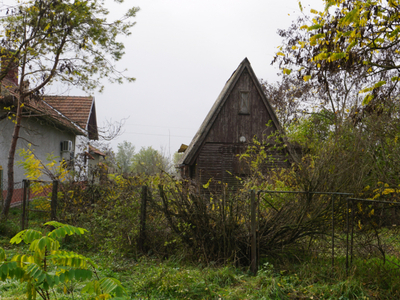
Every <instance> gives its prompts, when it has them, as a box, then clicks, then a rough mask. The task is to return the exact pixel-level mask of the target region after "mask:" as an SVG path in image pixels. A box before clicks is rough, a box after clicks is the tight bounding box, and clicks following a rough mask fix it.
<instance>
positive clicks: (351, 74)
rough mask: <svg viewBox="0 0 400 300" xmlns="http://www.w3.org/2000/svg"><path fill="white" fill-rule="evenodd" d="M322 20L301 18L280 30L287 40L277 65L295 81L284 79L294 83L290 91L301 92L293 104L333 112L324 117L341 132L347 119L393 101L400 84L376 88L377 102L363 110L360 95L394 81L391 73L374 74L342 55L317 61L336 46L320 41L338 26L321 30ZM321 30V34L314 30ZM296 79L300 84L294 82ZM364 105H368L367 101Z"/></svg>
mask: <svg viewBox="0 0 400 300" xmlns="http://www.w3.org/2000/svg"><path fill="white" fill-rule="evenodd" d="M319 18H322V17H321V15H317V17H314V18H313V19H310V18H307V17H303V18H299V19H298V20H297V21H296V22H294V23H293V24H292V25H291V27H290V28H289V29H287V30H279V31H278V34H279V35H280V36H281V37H282V38H283V44H282V46H281V47H280V51H279V52H278V53H277V54H276V56H275V58H274V60H273V63H276V64H279V67H280V68H281V69H282V70H283V74H284V75H283V76H285V77H288V78H291V79H290V80H289V79H285V80H284V82H285V81H286V82H290V83H291V87H290V91H292V93H293V92H296V91H298V92H299V93H297V97H295V98H296V99H293V98H291V99H290V101H300V102H301V105H300V106H299V108H301V109H302V110H304V111H307V112H308V113H311V112H313V113H319V111H324V112H326V111H329V112H331V114H325V113H324V116H325V117H330V118H332V121H334V124H335V128H336V129H338V127H340V124H341V123H342V122H343V121H344V120H345V119H346V118H348V117H353V118H359V117H360V116H361V115H362V114H363V113H367V112H371V111H373V110H376V109H377V103H382V102H388V101H389V102H390V99H393V98H394V97H395V96H396V95H398V93H399V87H398V84H397V82H390V83H389V84H387V85H386V86H385V87H383V86H382V87H380V89H379V93H377V92H378V89H375V91H374V94H375V100H374V101H372V102H371V103H369V105H368V106H364V107H363V106H362V105H361V104H362V102H363V98H364V97H363V96H360V91H363V90H364V89H365V87H366V86H370V85H371V84H374V83H375V82H381V83H382V82H386V81H390V78H391V74H390V73H387V72H380V73H376V74H371V72H370V67H369V66H368V65H366V64H363V63H360V64H356V63H353V62H352V61H351V60H348V59H346V58H339V56H338V57H337V59H333V58H330V59H326V60H318V59H316V58H317V57H319V55H320V54H318V53H319V51H320V50H321V49H325V48H327V47H331V44H333V42H329V41H327V40H324V42H322V41H320V39H321V38H322V37H323V36H325V35H326V34H328V33H326V34H325V33H324V32H332V31H333V30H334V26H333V25H332V28H331V27H329V28H323V27H318V26H319V25H318V26H317V25H315V23H316V22H317V20H319ZM307 24H308V25H307ZM312 24H314V25H312ZM324 24H325V25H326V23H324ZM326 26H327V25H326ZM317 27H318V28H320V30H321V32H319V31H318V32H314V30H313V29H310V28H317ZM308 29H310V30H308ZM318 45H319V46H318ZM325 50H326V49H325ZM325 50H324V51H325ZM335 57H336V56H335ZM296 80H297V83H294V82H293V81H296ZM286 94H288V92H287V91H286ZM289 94H290V93H289ZM364 104H368V103H365V101H364Z"/></svg>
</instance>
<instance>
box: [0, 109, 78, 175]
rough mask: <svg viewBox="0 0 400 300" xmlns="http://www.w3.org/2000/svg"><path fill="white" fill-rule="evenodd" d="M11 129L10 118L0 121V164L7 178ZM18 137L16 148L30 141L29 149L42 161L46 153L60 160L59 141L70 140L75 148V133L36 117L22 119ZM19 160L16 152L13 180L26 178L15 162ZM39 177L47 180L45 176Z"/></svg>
mask: <svg viewBox="0 0 400 300" xmlns="http://www.w3.org/2000/svg"><path fill="white" fill-rule="evenodd" d="M3 113H4V111H2V110H0V115H2V114H3ZM13 130H14V123H12V121H11V120H9V119H5V120H2V121H0V165H1V166H2V167H3V169H4V171H3V174H4V179H7V158H8V152H9V150H10V144H11V138H12V134H13ZM20 137H21V138H20V139H19V140H18V144H17V149H21V148H25V149H27V148H28V143H30V144H32V146H31V150H32V149H33V152H34V153H35V155H36V156H37V157H38V158H39V159H40V160H42V161H43V162H47V161H46V157H47V155H48V154H54V155H55V156H57V157H58V158H57V161H58V162H60V161H61V148H60V142H61V141H66V140H70V141H72V143H73V147H72V149H73V150H74V149H75V135H74V134H73V133H71V132H68V131H66V130H62V129H59V128H56V127H54V126H52V125H50V124H47V123H46V122H45V121H43V120H40V119H37V118H26V119H23V120H22V127H21V130H20ZM64 155H65V154H64ZM65 157H66V156H65ZM68 157H69V155H68ZM20 160H21V157H20V156H19V155H18V153H16V155H15V159H14V162H15V167H14V181H15V182H20V181H22V180H23V179H25V178H26V176H25V175H24V172H25V171H24V169H23V168H22V167H20V166H18V164H17V162H18V161H20ZM40 179H42V180H49V178H48V177H47V176H45V177H43V178H40Z"/></svg>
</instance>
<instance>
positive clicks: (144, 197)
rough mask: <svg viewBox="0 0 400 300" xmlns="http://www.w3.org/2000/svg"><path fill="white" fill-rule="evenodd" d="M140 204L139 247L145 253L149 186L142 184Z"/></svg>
mask: <svg viewBox="0 0 400 300" xmlns="http://www.w3.org/2000/svg"><path fill="white" fill-rule="evenodd" d="M141 200H142V201H141V204H140V232H139V241H138V248H139V250H140V251H141V252H142V253H145V247H144V243H145V240H146V205H147V186H146V185H144V186H142V197H141Z"/></svg>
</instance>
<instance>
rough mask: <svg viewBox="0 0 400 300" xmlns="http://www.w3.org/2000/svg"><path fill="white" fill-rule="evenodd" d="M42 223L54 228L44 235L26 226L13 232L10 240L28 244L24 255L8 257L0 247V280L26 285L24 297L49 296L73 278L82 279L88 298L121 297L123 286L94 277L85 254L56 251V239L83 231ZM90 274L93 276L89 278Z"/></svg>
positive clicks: (58, 242) (115, 281)
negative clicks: (9, 280)
mask: <svg viewBox="0 0 400 300" xmlns="http://www.w3.org/2000/svg"><path fill="white" fill-rule="evenodd" d="M44 225H47V226H51V227H54V228H55V229H54V230H52V231H50V232H49V233H48V234H43V233H42V232H40V231H38V230H33V229H27V230H23V231H21V232H19V233H18V234H17V235H15V236H14V237H13V238H12V239H11V241H10V243H11V244H20V243H22V242H24V243H25V244H27V245H29V250H28V252H27V253H26V254H15V255H14V256H13V257H12V258H11V260H8V259H7V257H6V252H5V251H4V249H3V248H0V263H1V264H0V280H1V281H6V280H8V279H15V280H19V281H21V282H22V283H27V285H26V295H27V298H28V299H29V300H30V299H36V294H39V296H40V297H41V298H42V299H43V300H50V299H51V295H52V293H51V292H54V288H56V287H57V286H59V285H65V286H67V284H68V283H70V282H73V281H78V282H86V285H85V286H84V288H83V289H82V293H86V294H88V299H105V298H111V297H114V296H116V297H122V296H123V294H124V289H123V287H122V285H121V283H120V282H119V281H118V280H116V279H114V278H102V279H100V278H98V276H97V273H96V265H95V263H94V262H93V261H92V260H91V259H90V258H88V257H85V256H83V255H80V254H77V253H75V252H72V251H65V250H60V240H61V239H63V238H65V237H66V236H67V235H78V236H80V235H83V234H85V233H86V232H87V230H85V229H83V228H79V227H75V226H71V225H66V224H62V223H59V222H55V221H51V222H47V223H45V224H44ZM93 277H94V278H93Z"/></svg>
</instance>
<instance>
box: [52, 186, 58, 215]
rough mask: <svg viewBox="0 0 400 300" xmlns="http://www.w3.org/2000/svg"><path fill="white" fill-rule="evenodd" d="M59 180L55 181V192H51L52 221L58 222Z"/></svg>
mask: <svg viewBox="0 0 400 300" xmlns="http://www.w3.org/2000/svg"><path fill="white" fill-rule="evenodd" d="M57 194H58V180H53V190H52V192H51V203H50V208H51V220H52V221H55V220H57V200H58V197H57V196H58V195H57Z"/></svg>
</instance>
